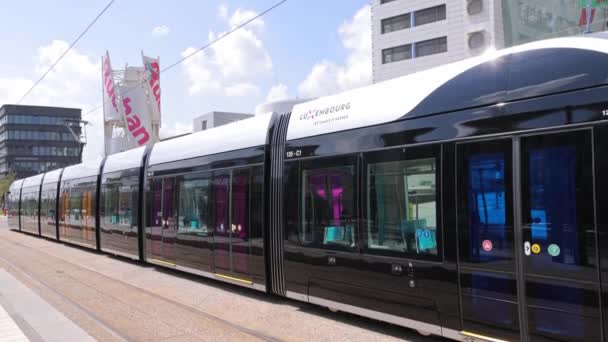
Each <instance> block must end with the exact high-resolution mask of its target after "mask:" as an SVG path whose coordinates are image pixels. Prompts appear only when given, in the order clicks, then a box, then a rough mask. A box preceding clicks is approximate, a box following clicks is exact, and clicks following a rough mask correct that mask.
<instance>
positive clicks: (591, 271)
mask: <svg viewBox="0 0 608 342" xmlns="http://www.w3.org/2000/svg"><path fill="white" fill-rule="evenodd" d="M604 38H606V35H604V34H599V35H591V36H587V37H576V38H560V39H554V40H548V41H541V42H535V43H531V44H526V45H523V46H518V47H515V48H511V49H506V50H502V51H499V52H496V53H495V54H494V55H491V56H482V57H478V58H474V59H470V60H466V61H463V62H458V63H454V64H450V65H446V66H442V67H439V68H436V69H431V70H429V71H425V72H420V73H416V74H413V75H410V76H406V77H403V78H398V79H395V80H391V81H387V82H383V83H379V84H376V85H373V86H370V87H365V88H361V89H355V90H352V91H348V92H345V93H342V94H337V95H333V96H328V97H324V98H320V99H316V100H313V101H310V102H306V103H303V104H299V105H296V106H295V107H294V108H293V110H292V112H291V113H271V114H266V115H261V116H257V117H255V118H253V119H250V120H244V121H240V122H237V123H233V124H229V125H226V126H223V127H219V128H215V129H212V130H209V131H204V132H199V133H195V134H192V135H189V136H185V137H181V138H176V139H172V140H168V141H163V142H160V143H157V144H156V145H154V146H152V147H147V148H143V147H142V148H139V149H136V150H131V151H127V152H123V153H120V154H116V155H113V156H110V157H108V158H106V160H105V161H104V162H101V163H97V164H95V163H93V164H92V165H84V164H81V165H76V166H72V167H68V168H66V169H65V170H63V171H61V170H56V171H52V172H49V173H47V174H45V175H44V176H35V177H39V178H35V179H26V180H25V181H23V180H19V181H16V182H15V183H13V185H12V186H11V190H10V194H9V197H8V199H9V201H8V203H9V225H10V227H11V228H13V229H17V230H22V231H27V232H30V233H35V234H42V235H43V236H46V237H50V238H54V239H59V240H61V241H66V242H69V243H76V244H79V245H84V246H87V247H90V248H93V249H97V250H101V251H104V252H108V253H111V254H117V255H122V256H126V257H129V258H132V259H138V260H141V261H145V262H148V263H152V264H156V265H160V266H164V267H170V268H175V269H179V270H182V271H185V272H190V273H194V274H199V275H202V276H205V277H210V278H215V279H218V280H221V281H226V282H231V283H234V284H237V285H241V286H246V287H251V288H254V289H257V290H261V291H264V292H267V293H272V294H275V295H279V296H285V297H289V298H293V299H296V300H301V301H306V302H310V303H314V304H318V305H322V306H327V307H329V308H332V309H337V310H342V311H346V312H351V313H355V314H358V315H362V316H367V317H371V318H374V319H378V320H382V321H386V322H390V323H394V324H398V325H402V326H405V327H409V328H413V329H417V330H419V331H421V332H424V333H431V334H435V335H440V336H445V337H448V338H451V339H455V340H463V341H464V340H466V341H473V340H493V341H494V340H524V341H550V340H565V341H602V340H603V341H608V335H607V334H608V311H607V308H608V241H607V239H608V237H607V236H608V181H606V180H605V178H604V177H603V175H604V174H608V159H606V157H605V155H606V153H607V152H608V125H607V124H608V121H607V119H608V41H607V40H605V39H604ZM62 172H63V174H62ZM47 179H48V181H47ZM36 184H37V185H36ZM26 185H27V186H26ZM36 186H37V187H38V192H37V193H36V191H34V190H32V189H34V188H35V187H36ZM604 195H606V196H604ZM36 196H37V197H36ZM53 196H55V197H54V198H53ZM30 197H31V198H30ZM34 198H37V200H36V201H33V200H32V199H34ZM36 205H38V209H36V208H35V206H36ZM30 207H31V208H30ZM30 209H31V210H30ZM36 210H37V212H39V218H38V219H37V218H36V217H35V215H33V214H32V213H34V214H35V212H36ZM36 219H37V220H36ZM32 222H37V225H35V224H34V225H32ZM53 224H55V226H54V230H53ZM32 227H35V228H36V229H33V228H32Z"/></svg>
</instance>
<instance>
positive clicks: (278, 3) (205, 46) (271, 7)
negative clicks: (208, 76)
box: [161, 0, 287, 72]
mask: <svg viewBox="0 0 608 342" xmlns="http://www.w3.org/2000/svg"><path fill="white" fill-rule="evenodd" d="M286 2H287V0H282V1H279V2H277V3H276V4H274V5H272V6H270V7H269V8H268V9H266V10H265V11H264V12H262V13H260V14H258V15H256V16H255V17H253V18H251V19H249V20H247V21H245V22H244V23H242V24H240V25H239V26H237V27H235V28H233V29H232V30H230V31H228V32H226V33H225V34H224V35H222V36H220V37H218V38H216V39H215V40H213V41H211V42H209V43H208V44H206V45H204V46H202V47H201V48H199V49H197V50H196V51H194V52H192V53H191V54H189V55H187V56H184V57H183V58H181V59H180V60H178V61H177V62H175V63H173V64H171V65H169V66H168V67H166V68H164V69H163V70H162V71H161V72H165V71H167V70H169V69H171V68H173V67H175V66H176V65H178V64H180V63H182V62H183V61H185V60H186V59H188V58H190V57H192V56H194V55H196V54H197V53H199V52H201V51H203V50H205V49H207V48H208V47H210V46H211V45H213V44H215V43H217V42H218V41H220V40H222V39H223V38H226V37H227V36H228V35H230V34H232V33H234V32H235V31H237V30H239V29H240V28H242V27H243V26H245V25H247V24H249V23H250V22H252V21H254V20H256V19H258V18H260V17H262V16H264V15H265V14H266V13H268V12H270V11H272V10H274V9H275V8H277V7H279V6H281V5H282V4H284V3H286Z"/></svg>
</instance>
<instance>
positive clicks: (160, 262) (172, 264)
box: [150, 259, 177, 267]
mask: <svg viewBox="0 0 608 342" xmlns="http://www.w3.org/2000/svg"><path fill="white" fill-rule="evenodd" d="M150 261H153V262H157V263H159V264H163V265H167V266H171V267H175V266H177V265H176V264H174V263H172V262H166V261H162V260H158V259H150Z"/></svg>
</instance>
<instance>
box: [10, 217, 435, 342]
mask: <svg viewBox="0 0 608 342" xmlns="http://www.w3.org/2000/svg"><path fill="white" fill-rule="evenodd" d="M0 269H4V270H6V271H7V272H8V273H10V274H11V275H12V276H13V277H14V278H16V279H17V280H18V281H19V282H21V283H23V284H24V285H25V286H27V287H28V288H30V289H31V290H33V291H34V292H35V293H36V294H38V295H39V296H40V297H41V298H42V299H44V301H46V302H47V303H48V304H50V305H52V306H53V307H54V308H55V309H56V310H58V311H59V312H60V313H62V314H63V315H65V316H66V317H67V318H69V319H70V320H71V321H73V322H74V323H75V324H76V325H78V326H79V327H80V328H82V329H83V330H84V331H85V332H86V333H88V334H89V335H90V336H92V337H93V338H95V339H97V340H100V341H135V340H137V341H139V340H149V341H152V340H153V341H160V340H167V341H218V340H222V341H236V340H238V341H248V340H265V341H311V340H314V341H397V340H405V341H421V342H432V341H444V342H445V341H447V340H444V339H441V338H436V337H422V336H419V335H418V334H417V333H416V332H414V331H411V330H408V329H405V328H401V327H397V326H393V325H390V324H385V323H382V322H377V321H374V320H370V319H366V318H362V317H358V316H355V315H350V314H346V313H332V312H330V311H329V310H327V309H325V308H321V307H317V306H314V305H310V304H306V303H300V302H297V301H293V300H289V299H283V298H277V297H273V296H269V295H265V294H263V293H258V292H256V291H254V290H249V289H244V288H240V287H238V286H234V285H230V284H225V283H221V282H218V281H214V280H210V279H205V278H202V277H197V276H191V275H188V274H184V273H180V272H175V271H172V270H166V269H162V268H158V267H154V266H151V265H144V264H140V263H135V262H129V261H127V260H125V259H121V258H116V257H110V256H108V255H105V254H101V253H96V252H93V251H88V250H85V249H81V248H79V247H74V246H69V245H64V244H62V243H57V242H53V241H50V240H46V239H43V238H39V237H34V236H30V235H26V234H23V233H19V232H14V231H10V230H8V228H7V225H6V219H5V218H2V219H0ZM41 337H42V339H44V338H45V336H42V335H41Z"/></svg>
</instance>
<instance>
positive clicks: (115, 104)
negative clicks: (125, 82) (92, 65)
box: [101, 51, 124, 122]
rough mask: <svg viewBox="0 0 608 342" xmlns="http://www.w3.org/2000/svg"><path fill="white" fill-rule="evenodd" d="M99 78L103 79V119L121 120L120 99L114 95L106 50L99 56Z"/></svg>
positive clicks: (114, 89) (110, 67)
mask: <svg viewBox="0 0 608 342" xmlns="http://www.w3.org/2000/svg"><path fill="white" fill-rule="evenodd" d="M101 64H102V67H101V73H102V75H101V77H102V78H101V79H102V81H103V87H102V88H103V116H104V121H106V122H108V121H119V122H120V121H122V120H123V119H124V117H123V116H122V115H121V112H122V111H121V109H122V108H120V101H118V98H117V96H116V87H115V85H114V78H113V77H112V66H111V64H110V54H109V53H108V51H106V55H105V56H103V57H102V58H101Z"/></svg>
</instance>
